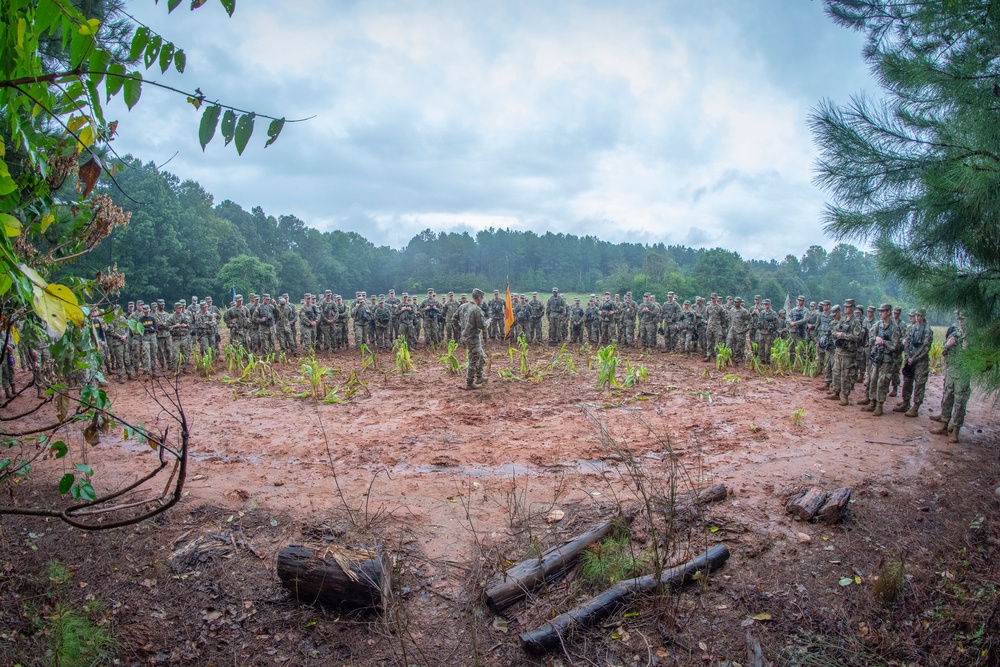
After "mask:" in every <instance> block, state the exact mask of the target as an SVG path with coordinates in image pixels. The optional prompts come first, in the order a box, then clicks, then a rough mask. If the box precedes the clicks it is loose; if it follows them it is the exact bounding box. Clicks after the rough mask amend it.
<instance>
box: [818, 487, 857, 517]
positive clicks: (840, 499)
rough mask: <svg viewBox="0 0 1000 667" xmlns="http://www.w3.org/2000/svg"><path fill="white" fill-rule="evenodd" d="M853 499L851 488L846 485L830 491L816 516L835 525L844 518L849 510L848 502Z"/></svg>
mask: <svg viewBox="0 0 1000 667" xmlns="http://www.w3.org/2000/svg"><path fill="white" fill-rule="evenodd" d="M850 501H851V490H850V489H849V488H846V487H842V488H839V489H834V490H833V491H831V492H830V495H829V496H828V497H827V499H826V502H825V503H824V504H823V507H821V508H820V510H819V512H817V513H816V518H817V519H819V520H820V521H822V522H823V523H826V524H830V525H833V524H835V523H838V522H839V521H840V520H841V519H842V518H844V512H846V511H847V503H849V502H850Z"/></svg>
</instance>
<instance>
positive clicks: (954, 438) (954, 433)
mask: <svg viewBox="0 0 1000 667" xmlns="http://www.w3.org/2000/svg"><path fill="white" fill-rule="evenodd" d="M961 430H962V427H961V426H956V427H955V428H953V429H952V430H951V433H949V434H948V442H958V432H959V431H961Z"/></svg>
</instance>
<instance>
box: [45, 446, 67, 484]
mask: <svg viewBox="0 0 1000 667" xmlns="http://www.w3.org/2000/svg"><path fill="white" fill-rule="evenodd" d="M49 449H51V450H52V453H53V454H54V455H55V457H56V458H57V459H61V458H62V457H64V456H66V454H67V453H68V452H69V447H67V446H66V443H65V442H63V441H62V440H56V441H55V442H53V443H52V444H51V445H49ZM59 493H66V492H65V491H60V492H59Z"/></svg>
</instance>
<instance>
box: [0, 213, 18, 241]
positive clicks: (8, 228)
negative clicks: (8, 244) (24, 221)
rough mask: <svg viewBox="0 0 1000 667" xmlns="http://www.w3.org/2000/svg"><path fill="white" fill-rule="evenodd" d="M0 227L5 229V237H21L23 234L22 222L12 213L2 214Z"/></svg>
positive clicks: (0, 215) (0, 214)
mask: <svg viewBox="0 0 1000 667" xmlns="http://www.w3.org/2000/svg"><path fill="white" fill-rule="evenodd" d="M0 227H3V233H4V236H19V235H20V234H21V221H20V220H18V219H17V218H15V217H14V216H12V215H11V214H10V213H0Z"/></svg>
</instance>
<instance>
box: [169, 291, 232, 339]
mask: <svg viewBox="0 0 1000 667" xmlns="http://www.w3.org/2000/svg"><path fill="white" fill-rule="evenodd" d="M222 319H223V321H224V322H225V323H226V328H227V329H229V344H230V345H232V346H233V347H237V346H241V347H243V348H244V349H246V350H249V349H250V341H249V339H248V337H247V327H248V326H249V324H250V317H249V314H248V312H247V308H246V306H244V305H243V295H242V294H237V295H236V303H234V304H233V305H232V306H230V307H229V308H227V309H226V312H225V313H223V315H222ZM167 333H168V335H169V333H170V332H169V331H168V332H167Z"/></svg>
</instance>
